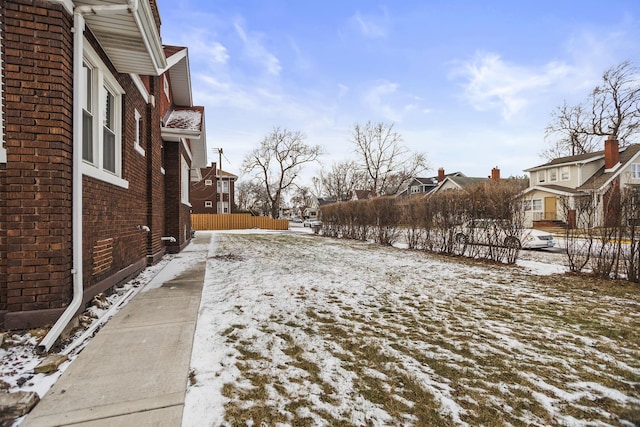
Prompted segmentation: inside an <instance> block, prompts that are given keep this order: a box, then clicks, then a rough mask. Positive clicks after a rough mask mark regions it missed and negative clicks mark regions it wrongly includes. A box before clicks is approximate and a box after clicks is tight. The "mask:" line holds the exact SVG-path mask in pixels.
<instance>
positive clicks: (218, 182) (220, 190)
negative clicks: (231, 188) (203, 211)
mask: <svg viewBox="0 0 640 427" xmlns="http://www.w3.org/2000/svg"><path fill="white" fill-rule="evenodd" d="M216 192H218V193H222V184H221V181H220V180H218V181H217V182H216Z"/></svg>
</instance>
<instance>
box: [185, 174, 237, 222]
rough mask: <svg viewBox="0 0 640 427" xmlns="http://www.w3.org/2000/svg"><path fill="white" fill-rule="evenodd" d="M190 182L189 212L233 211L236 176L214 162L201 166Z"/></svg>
mask: <svg viewBox="0 0 640 427" xmlns="http://www.w3.org/2000/svg"><path fill="white" fill-rule="evenodd" d="M199 172H200V176H199V177H198V178H196V179H194V178H192V182H191V212H192V213H194V214H207V213H208V214H230V213H233V201H234V198H235V182H236V181H237V179H238V177H237V176H236V175H234V174H232V173H229V172H225V171H223V170H221V169H218V168H217V165H216V163H215V162H214V163H211V166H210V167H207V168H201V169H200V170H199Z"/></svg>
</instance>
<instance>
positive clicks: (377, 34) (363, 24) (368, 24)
mask: <svg viewBox="0 0 640 427" xmlns="http://www.w3.org/2000/svg"><path fill="white" fill-rule="evenodd" d="M385 19H386V14H385V16H384V17H382V18H378V17H375V16H372V15H367V16H364V15H361V14H360V12H356V13H355V15H353V16H352V17H351V20H352V22H353V23H354V24H355V26H356V28H358V30H359V31H360V33H361V34H362V35H363V36H364V37H366V38H370V39H379V38H385V37H386V36H387V32H388V30H387V27H386V25H385V24H384V23H382V22H381V21H383V20H385Z"/></svg>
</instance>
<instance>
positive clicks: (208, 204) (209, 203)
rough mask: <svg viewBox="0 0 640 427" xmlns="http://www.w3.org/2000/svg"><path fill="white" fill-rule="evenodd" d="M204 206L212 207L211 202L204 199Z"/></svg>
mask: <svg viewBox="0 0 640 427" xmlns="http://www.w3.org/2000/svg"><path fill="white" fill-rule="evenodd" d="M204 207H205V208H212V207H213V202H212V201H211V200H206V201H205V202H204Z"/></svg>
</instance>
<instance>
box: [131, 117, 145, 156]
mask: <svg viewBox="0 0 640 427" xmlns="http://www.w3.org/2000/svg"><path fill="white" fill-rule="evenodd" d="M134 114H135V119H136V132H135V133H136V134H135V136H134V138H133V148H135V150H136V151H137V152H138V153H140V155H142V156H144V155H145V154H146V152H145V151H144V148H142V146H141V145H140V132H141V131H142V116H141V115H140V113H139V112H138V110H135V111H134Z"/></svg>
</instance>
